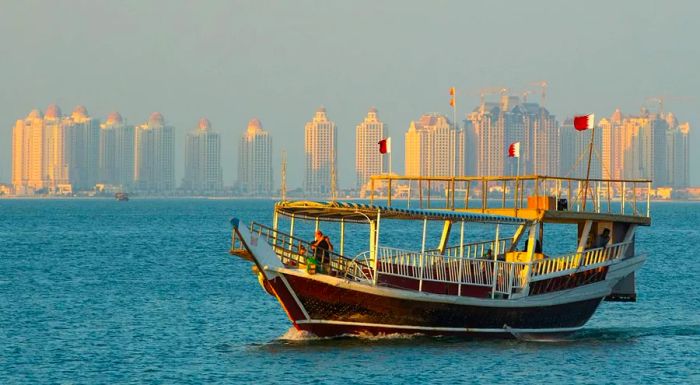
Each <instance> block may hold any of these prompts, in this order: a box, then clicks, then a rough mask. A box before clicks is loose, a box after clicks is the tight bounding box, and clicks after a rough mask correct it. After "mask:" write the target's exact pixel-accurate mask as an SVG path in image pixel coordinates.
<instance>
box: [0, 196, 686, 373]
mask: <svg viewBox="0 0 700 385" xmlns="http://www.w3.org/2000/svg"><path fill="white" fill-rule="evenodd" d="M273 203H274V202H273V201H267V200H206V199H167V200H157V199H132V200H131V201H129V202H117V201H114V200H99V199H70V200H68V199H66V200H36V199H32V200H0V384H98V383H107V384H122V383H139V384H140V383H146V384H151V383H152V384H203V383H206V384H209V383H227V384H230V383H294V384H296V383H300V384H305V383H310V384H317V383H318V384H320V383H338V384H346V383H348V384H355V383H357V384H369V383H379V384H407V383H438V384H452V383H484V384H493V383H513V384H542V383H552V384H554V383H588V384H602V383H644V384H652V383H658V384H669V383H695V384H698V383H700V274H699V273H698V271H699V270H700V257H699V256H698V252H697V247H698V245H700V227H699V226H698V224H699V223H700V204H697V203H653V204H652V216H653V226H652V227H650V228H642V229H640V231H638V234H637V251H638V252H644V253H647V255H648V261H647V263H646V264H645V266H644V267H643V268H642V270H641V271H640V272H639V274H638V276H637V288H638V302H636V303H610V302H604V303H603V304H602V305H601V307H600V308H599V310H598V312H597V313H596V314H595V315H594V316H593V318H592V319H591V320H590V321H589V322H588V324H587V325H586V326H585V328H584V329H583V330H582V331H580V332H577V333H576V334H574V335H572V336H569V337H566V338H563V339H557V340H548V341H520V340H483V339H471V338H450V337H426V336H420V335H389V336H383V337H373V336H362V337H353V338H335V339H320V338H316V337H314V336H313V335H310V334H307V333H300V332H297V331H295V330H294V329H292V328H290V326H291V324H290V322H289V320H288V319H287V317H286V315H285V313H284V311H283V310H282V309H281V307H280V306H279V304H278V303H277V301H276V300H275V299H274V298H273V297H271V296H269V295H267V294H266V293H265V292H264V291H263V290H262V289H261V288H260V286H259V284H258V282H257V280H256V277H255V276H254V275H253V274H252V273H251V265H250V263H248V262H246V261H243V260H241V259H238V258H236V257H232V256H230V255H229V254H228V248H229V246H230V224H229V219H230V217H232V216H237V217H240V218H242V219H243V220H246V221H250V220H254V221H259V222H262V223H265V224H268V225H269V224H271V213H272V207H273ZM283 222H284V221H282V224H283ZM304 226H306V227H304ZM382 226H383V227H382V229H381V231H382V232H383V234H384V235H386V237H387V239H388V240H390V241H391V242H392V243H394V244H397V245H398V244H402V246H406V247H414V248H416V247H417V248H420V245H419V244H418V245H416V244H415V243H416V242H417V241H416V240H420V226H418V227H417V228H413V227H411V225H408V227H405V228H401V226H405V224H404V225H402V224H395V226H399V228H398V231H394V232H392V231H391V230H392V229H391V228H390V224H389V222H387V224H385V223H383V224H382ZM313 227H314V224H313V223H307V224H303V223H302V224H299V225H298V228H297V230H296V231H297V233H296V234H298V235H299V236H300V237H302V238H303V237H304V236H306V237H307V238H309V239H311V238H312V236H313V235H312V230H313ZM414 227H415V226H414ZM434 227H437V228H435V229H432V228H431V229H430V230H429V235H437V232H439V225H436V226H434ZM482 230H483V229H479V228H478V227H469V228H468V229H467V233H468V235H470V234H471V235H474V232H476V233H479V232H480V231H482ZM334 231H336V230H335V229H334V228H331V227H329V228H328V229H327V232H328V233H329V234H331V237H332V238H333V237H334V236H335V237H336V238H335V239H334V241H335V243H336V247H338V243H337V242H338V240H337V233H336V232H334ZM364 231H365V229H362V228H358V229H348V235H347V238H348V240H347V246H346V248H347V250H348V251H347V253H354V252H356V251H357V250H362V248H363V247H366V245H365V243H366V234H365V233H364ZM456 231H457V230H455V229H453V233H454V232H456ZM507 231H509V230H507V229H506V228H503V229H501V233H506V232H507ZM567 236H568V237H570V238H567ZM392 237H393V238H392ZM572 237H573V236H572V235H562V236H561V237H559V236H556V237H552V239H551V240H548V238H547V237H545V251H547V249H548V247H560V246H561V243H562V240H567V241H570V240H571V239H573V238H572ZM382 238H383V239H384V237H382ZM411 243H413V245H410V244H411ZM567 243H568V242H567ZM561 247H564V246H561Z"/></svg>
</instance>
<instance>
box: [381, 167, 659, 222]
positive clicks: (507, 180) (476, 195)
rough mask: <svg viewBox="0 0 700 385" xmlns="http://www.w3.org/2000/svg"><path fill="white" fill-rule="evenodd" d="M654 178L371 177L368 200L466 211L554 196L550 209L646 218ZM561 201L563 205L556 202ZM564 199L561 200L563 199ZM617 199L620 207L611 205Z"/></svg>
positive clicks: (525, 205)
mask: <svg viewBox="0 0 700 385" xmlns="http://www.w3.org/2000/svg"><path fill="white" fill-rule="evenodd" d="M651 192H652V181H651V180H646V179H596V178H590V179H584V178H571V177H553V176H544V175H522V176H517V177H516V176H454V177H449V176H432V177H417V176H397V175H384V174H383V175H373V176H372V177H371V179H370V190H369V194H370V196H369V199H370V203H374V201H375V199H377V198H379V197H380V196H381V197H382V199H386V204H387V206H389V207H391V201H392V198H401V199H406V200H407V204H408V206H409V207H411V206H412V205H416V206H418V207H420V208H422V209H423V208H425V209H438V208H442V209H448V210H470V211H481V212H486V210H490V209H515V210H520V209H527V208H531V203H530V202H529V200H528V198H529V197H540V198H545V197H547V198H552V199H553V200H554V207H549V203H547V205H546V206H545V207H546V208H545V207H542V206H541V203H539V200H535V201H533V204H534V203H536V202H537V205H536V207H538V208H543V209H545V210H563V211H573V212H588V213H599V214H603V213H605V214H621V215H630V216H635V217H647V218H649V217H650V215H651V212H650V208H651V205H650V198H651ZM560 200H561V203H560ZM564 202H565V203H564ZM613 202H619V205H615V204H613Z"/></svg>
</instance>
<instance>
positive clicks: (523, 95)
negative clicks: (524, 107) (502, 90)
mask: <svg viewBox="0 0 700 385" xmlns="http://www.w3.org/2000/svg"><path fill="white" fill-rule="evenodd" d="M530 94H532V91H529V90H527V91H523V93H522V94H521V96H522V98H523V103H527V96H528V95H530Z"/></svg>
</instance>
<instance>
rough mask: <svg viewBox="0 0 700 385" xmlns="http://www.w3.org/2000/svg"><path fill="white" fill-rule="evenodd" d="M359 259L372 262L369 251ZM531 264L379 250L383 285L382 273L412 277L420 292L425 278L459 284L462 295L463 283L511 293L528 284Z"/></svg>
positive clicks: (393, 249) (383, 274)
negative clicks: (417, 283) (417, 282)
mask: <svg viewBox="0 0 700 385" xmlns="http://www.w3.org/2000/svg"><path fill="white" fill-rule="evenodd" d="M479 243H484V242H479ZM465 246H466V245H465ZM356 259H359V260H362V261H363V262H364V263H367V264H370V265H371V264H372V257H371V252H370V251H366V252H364V253H360V254H359V255H358V256H357V257H356ZM528 266H529V264H527V263H520V262H505V261H497V260H493V259H482V258H458V257H450V256H445V255H442V254H438V253H435V252H429V251H426V252H423V253H421V252H419V251H418V252H416V251H410V250H403V249H396V248H391V247H379V248H378V250H377V277H378V281H379V282H380V284H381V283H382V282H383V281H384V280H382V279H381V278H382V276H394V277H401V278H411V279H415V280H418V281H419V282H420V283H419V291H423V289H422V286H423V285H422V283H423V282H424V281H425V282H440V283H447V284H456V292H457V293H456V294H460V292H461V289H462V286H464V285H467V286H481V287H484V288H489V289H491V290H490V292H491V294H494V293H499V294H511V293H512V292H513V290H517V289H522V288H524V287H525V286H526V285H527V271H528Z"/></svg>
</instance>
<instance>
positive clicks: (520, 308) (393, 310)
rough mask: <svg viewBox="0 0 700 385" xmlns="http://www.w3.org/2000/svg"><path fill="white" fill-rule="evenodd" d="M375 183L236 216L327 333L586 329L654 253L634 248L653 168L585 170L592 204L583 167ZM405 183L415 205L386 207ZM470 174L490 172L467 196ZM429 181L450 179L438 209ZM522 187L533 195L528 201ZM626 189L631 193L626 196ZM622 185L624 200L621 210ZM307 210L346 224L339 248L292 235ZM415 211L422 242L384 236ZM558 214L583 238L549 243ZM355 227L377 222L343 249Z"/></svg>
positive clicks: (631, 294) (282, 284) (252, 252)
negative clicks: (352, 197) (355, 250)
mask: <svg viewBox="0 0 700 385" xmlns="http://www.w3.org/2000/svg"><path fill="white" fill-rule="evenodd" d="M373 182H382V183H385V184H386V186H387V189H386V193H387V194H386V196H387V197H388V199H387V202H386V204H385V205H379V204H375V203H374V197H373V196H372V200H371V201H370V203H369V204H362V203H350V202H311V201H293V202H288V201H282V202H278V203H277V204H276V205H275V209H274V214H273V224H272V226H271V227H268V226H265V225H262V224H258V223H251V224H249V225H246V224H244V223H243V222H241V221H240V220H239V219H233V220H232V221H231V222H232V225H233V232H232V247H231V253H232V254H234V255H238V256H240V257H242V258H244V259H247V260H250V261H253V262H254V264H255V266H254V272H255V273H256V274H257V275H258V278H259V282H260V283H261V285H262V286H263V288H264V289H265V290H266V291H267V292H268V293H269V294H271V295H273V296H274V297H276V298H277V300H278V301H279V302H280V304H281V305H282V307H283V308H284V310H285V312H286V313H287V316H288V317H289V318H290V320H291V321H292V323H293V325H294V327H295V328H296V329H298V330H303V331H308V332H311V333H313V334H315V335H318V336H337V335H344V334H363V335H366V334H392V333H422V334H431V335H447V334H449V335H453V334H456V335H462V334H480V335H488V336H494V337H496V336H498V337H518V336H528V335H535V336H553V335H558V334H565V333H571V332H573V331H576V330H579V329H580V328H582V327H583V326H584V324H585V323H586V322H587V321H588V320H589V319H590V317H591V316H592V315H593V313H594V312H595V310H596V309H597V308H598V306H599V305H600V303H601V301H602V300H603V299H607V300H614V301H634V300H636V292H635V282H634V273H635V271H636V270H638V269H639V268H640V267H641V265H642V264H643V263H644V260H645V257H644V256H643V255H639V254H636V253H635V247H634V241H635V230H636V229H637V227H638V226H640V225H642V226H648V225H650V224H651V219H650V216H649V210H648V208H649V201H648V186H649V181H639V180H634V181H632V180H627V181H613V180H587V181H585V182H586V184H585V186H586V187H584V188H591V189H592V190H593V191H595V194H591V195H590V196H589V197H591V200H592V201H591V205H590V206H588V208H589V210H586V205H585V204H582V199H581V198H580V197H581V196H584V197H585V196H586V195H585V194H581V191H580V190H581V186H582V182H583V180H579V179H572V178H552V177H543V176H528V177H518V178H516V177H498V178H470V177H461V178H409V177H392V176H377V177H373ZM399 182H404V183H406V182H407V183H408V185H409V189H410V186H411V185H412V183H413V184H415V183H418V184H419V196H420V198H419V207H420V208H419V209H404V208H396V207H392V206H391V196H392V193H391V186H392V183H394V186H396V185H397V184H398V183H399ZM474 183H476V184H477V185H478V184H479V183H480V184H481V189H474V190H475V191H479V192H480V193H481V194H480V195H481V196H480V198H481V199H480V200H479V201H480V202H479V201H477V204H476V205H475V204H474V199H472V200H471V203H470V199H469V197H470V196H471V195H473V194H470V193H469V190H470V188H471V187H472V185H473V184H474ZM576 183H578V188H576V187H575V186H576ZM589 183H591V184H589ZM528 184H529V185H528ZM567 184H568V186H567ZM572 184H573V185H574V189H572ZM640 184H641V185H642V186H644V187H646V188H647V190H646V193H647V202H646V203H647V207H646V209H647V210H646V214H644V213H643V212H641V211H639V210H638V207H637V195H638V193H640V192H643V190H642V189H641V188H639V185H640ZM426 185H428V189H427V191H428V192H429V191H431V190H434V189H435V188H436V186H439V187H440V188H441V189H444V190H445V204H444V207H445V208H443V209H433V208H431V204H432V205H434V204H435V201H434V200H432V201H431V199H430V196H429V195H428V196H427V198H426V197H425V195H424V193H423V192H424V190H425V189H424V187H425V186H426ZM459 186H464V187H465V188H464V189H462V190H461V191H464V192H465V195H464V201H463V203H462V202H456V199H455V195H456V193H457V192H459V191H460V189H459ZM493 186H500V187H501V188H502V191H501V193H502V200H500V202H498V203H499V204H496V205H494V204H493V200H489V199H488V194H489V191H493V189H492V187H493ZM576 190H578V191H576ZM628 190H629V191H628ZM372 191H374V189H372ZM601 191H603V192H602V193H601ZM526 193H529V194H532V195H531V196H529V197H528V199H527V201H528V204H527V206H525V205H524V204H523V202H524V199H523V196H524V195H525V194H526ZM630 193H632V194H633V201H634V203H633V205H629V204H628V205H626V204H625V199H626V198H627V197H628V196H629V194H630ZM428 194H429V193H428ZM615 194H617V195H618V196H619V198H620V199H621V204H620V208H619V212H616V213H613V207H612V205H611V201H612V200H613V198H614V196H615ZM606 198H607V199H606ZM584 199H585V198H584ZM606 200H607V208H606V207H605V204H604V201H606ZM410 201H411V198H410V196H409V197H408V202H409V204H410ZM489 202H491V203H489ZM584 202H585V201H584ZM460 205H461V207H459V206H460ZM494 206H495V207H494ZM630 206H631V207H630ZM626 210H627V211H626ZM628 211H629V212H628ZM300 220H301V221H313V222H314V223H315V227H316V229H318V228H319V227H322V226H321V224H323V226H324V227H322V228H325V227H327V226H328V225H329V223H335V224H336V225H337V226H339V234H340V238H339V240H338V249H337V252H335V251H327V250H322V249H320V248H319V247H316V248H314V246H313V245H312V244H311V243H310V242H307V241H305V240H302V239H300V238H298V237H295V235H294V233H295V221H300ZM407 221H409V222H410V221H414V222H419V223H421V224H422V232H421V233H416V234H415V239H420V247H416V248H415V249H400V248H395V247H392V245H386V244H385V242H383V239H384V238H386V236H384V238H383V237H382V236H383V235H384V234H391V232H396V231H402V232H405V231H406V230H405V228H406V226H405V224H406V223H407ZM285 222H286V223H285ZM436 222H437V223H439V224H440V225H441V227H442V231H441V236H440V239H439V240H437V247H435V248H433V249H428V248H427V246H426V245H428V244H429V242H430V240H428V239H426V238H427V231H426V230H427V227H428V225H429V224H432V223H436ZM283 224H287V225H288V226H289V230H288V232H283V231H282V230H281V227H282V225H283ZM562 224H563V225H569V227H570V229H571V230H572V231H576V240H577V241H576V244H572V245H571V249H570V250H571V251H570V252H568V253H564V254H563V255H550V254H549V253H547V252H546V250H547V247H546V246H547V245H544V244H543V240H544V233H545V231H547V228H548V227H549V226H552V225H562ZM483 225H487V226H488V227H489V228H490V229H491V230H492V235H491V236H490V237H487V239H478V240H470V239H469V238H472V237H473V234H472V232H471V231H470V230H471V228H472V227H475V226H481V227H483ZM350 226H366V227H368V230H369V232H368V234H369V237H368V238H369V239H367V244H368V246H367V250H365V251H363V252H360V253H359V254H357V255H355V256H352V257H351V256H348V255H346V253H345V248H346V245H345V243H346V240H345V238H346V236H347V235H348V234H357V233H358V232H357V231H349V227H350ZM414 227H415V226H414ZM455 238H456V240H455V241H453V242H452V243H451V242H450V240H451V239H455ZM572 238H573V237H572Z"/></svg>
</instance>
